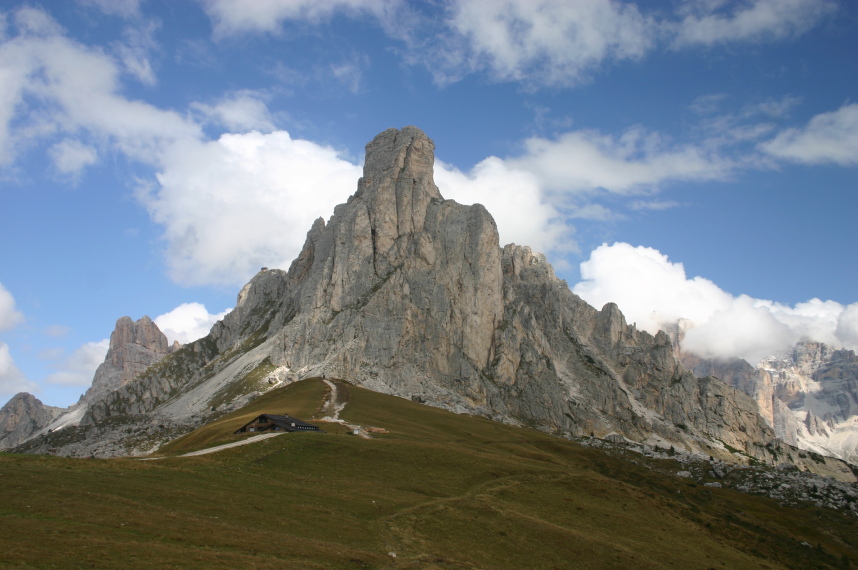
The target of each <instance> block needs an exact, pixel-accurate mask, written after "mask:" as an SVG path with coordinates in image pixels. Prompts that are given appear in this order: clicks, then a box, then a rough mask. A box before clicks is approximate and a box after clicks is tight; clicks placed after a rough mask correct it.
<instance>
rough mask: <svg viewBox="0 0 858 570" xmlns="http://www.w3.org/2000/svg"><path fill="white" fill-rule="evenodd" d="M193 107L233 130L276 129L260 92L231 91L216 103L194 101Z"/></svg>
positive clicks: (206, 117)
mask: <svg viewBox="0 0 858 570" xmlns="http://www.w3.org/2000/svg"><path fill="white" fill-rule="evenodd" d="M191 108H192V109H194V110H195V111H197V112H199V113H201V114H202V115H203V117H204V118H205V119H207V120H209V121H212V122H215V123H217V124H219V125H223V126H224V127H226V128H227V129H228V130H230V131H232V132H248V131H263V132H270V131H273V130H274V122H273V119H272V118H271V113H270V112H269V111H268V106H267V105H266V104H265V101H264V100H263V98H262V97H261V96H260V95H259V94H257V93H255V92H253V91H250V90H241V91H237V92H235V93H231V94H229V95H227V96H226V97H223V98H222V99H221V100H220V101H218V102H217V103H215V104H214V105H207V104H205V103H193V104H191Z"/></svg>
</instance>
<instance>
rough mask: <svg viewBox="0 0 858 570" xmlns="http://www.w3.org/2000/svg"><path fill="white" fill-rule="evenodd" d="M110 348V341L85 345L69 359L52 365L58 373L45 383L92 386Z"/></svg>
mask: <svg viewBox="0 0 858 570" xmlns="http://www.w3.org/2000/svg"><path fill="white" fill-rule="evenodd" d="M108 348H110V339H104V340H101V341H98V342H88V343H86V344H84V345H83V346H81V347H80V348H78V349H77V350H75V351H74V352H72V353H71V354H70V355H69V356H68V357H66V358H64V359H61V360H60V361H59V362H55V363H54V364H52V368H54V369H55V370H56V372H52V373H51V374H49V375H48V377H47V378H45V382H46V383H48V384H56V385H60V386H90V385H91V384H92V379H93V377H94V376H95V369H96V368H98V366H99V365H100V364H101V363H102V362H104V357H105V356H106V355H107V349H108Z"/></svg>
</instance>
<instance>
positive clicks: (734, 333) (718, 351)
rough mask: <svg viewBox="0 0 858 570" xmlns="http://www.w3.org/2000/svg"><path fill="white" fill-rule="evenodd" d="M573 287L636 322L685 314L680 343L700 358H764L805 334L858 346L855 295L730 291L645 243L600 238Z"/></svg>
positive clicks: (646, 324) (645, 324) (663, 322)
mask: <svg viewBox="0 0 858 570" xmlns="http://www.w3.org/2000/svg"><path fill="white" fill-rule="evenodd" d="M581 277H582V281H581V282H580V283H578V284H577V285H575V286H574V287H573V291H574V292H575V293H576V294H577V295H579V296H580V297H581V298H582V299H584V300H585V301H587V302H588V303H590V304H591V305H593V306H595V307H597V308H601V307H602V306H603V305H604V304H605V303H607V302H615V303H617V305H619V307H620V309H621V310H622V311H623V313H624V314H625V316H626V319H627V321H628V322H633V323H635V324H636V325H637V327H638V328H639V329H643V330H646V331H648V332H650V333H653V334H654V333H656V332H657V331H658V330H659V329H663V328H665V327H666V326H670V325H675V324H676V323H677V322H678V321H680V320H685V321H686V325H688V327H689V328H688V329H687V331H686V334H685V339H684V341H683V348H684V349H685V350H688V351H690V352H693V353H695V354H697V355H699V356H702V357H704V358H735V357H738V358H744V359H746V360H748V362H751V363H752V364H756V363H757V362H758V361H759V360H760V359H761V358H763V357H765V356H768V355H770V354H772V353H774V352H777V351H779V350H783V349H785V348H788V347H789V346H791V345H792V344H794V343H795V342H797V341H799V340H802V339H812V340H817V341H821V342H825V343H828V344H830V345H832V346H837V347H844V348H848V349H853V350H856V349H858V334H856V333H858V303H854V304H852V305H849V306H846V307H844V306H843V305H841V304H840V303H837V302H834V301H821V300H819V299H811V300H810V301H807V302H804V303H798V304H796V305H795V306H788V305H784V304H780V303H775V302H772V301H769V300H765V299H754V298H752V297H749V296H747V295H739V296H737V297H736V296H733V295H731V294H729V293H727V292H726V291H723V290H722V289H721V288H719V287H718V286H717V285H715V283H713V282H712V281H710V280H708V279H704V278H702V277H693V278H689V277H688V276H687V275H686V273H685V268H684V267H683V265H682V264H681V263H674V262H671V261H670V260H669V259H668V258H667V256H666V255H664V254H662V253H661V252H659V251H657V250H655V249H652V248H648V247H633V246H631V245H629V244H627V243H615V244H613V245H607V244H603V245H602V246H600V247H598V248H596V249H595V250H593V252H592V253H591V254H590V258H589V259H588V260H587V261H585V262H583V263H582V264H581Z"/></svg>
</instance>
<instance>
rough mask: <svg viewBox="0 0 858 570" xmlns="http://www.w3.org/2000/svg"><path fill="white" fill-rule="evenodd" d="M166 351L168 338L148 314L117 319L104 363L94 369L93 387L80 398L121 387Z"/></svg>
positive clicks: (95, 397)
mask: <svg viewBox="0 0 858 570" xmlns="http://www.w3.org/2000/svg"><path fill="white" fill-rule="evenodd" d="M169 350H170V347H169V345H168V343H167V337H166V336H164V333H162V332H161V330H160V329H159V328H158V326H157V325H156V324H155V323H154V322H152V319H150V318H149V317H147V316H144V317H143V318H141V319H140V320H138V321H136V322H135V321H132V320H131V318H130V317H122V318H120V319H118V320H117V321H116V328H114V329H113V333H111V335H110V348H109V349H108V350H107V355H106V356H105V358H104V362H103V363H102V364H101V365H99V367H98V368H97V369H96V371H95V377H94V378H93V380H92V386H91V387H90V388H89V390H87V391H86V394H84V396H83V399H84V400H85V401H93V400H96V399H98V397H99V396H101V395H103V394H106V393H108V392H112V391H113V390H116V389H117V388H119V387H121V386H124V385H125V384H127V383H128V382H130V381H131V380H133V379H134V377H135V376H137V375H138V374H140V373H141V372H143V371H144V370H146V369H147V368H148V367H149V366H151V365H152V364H154V363H156V362H158V361H159V360H161V359H162V358H163V357H164V356H165V355H166V354H167V352H168V351H169Z"/></svg>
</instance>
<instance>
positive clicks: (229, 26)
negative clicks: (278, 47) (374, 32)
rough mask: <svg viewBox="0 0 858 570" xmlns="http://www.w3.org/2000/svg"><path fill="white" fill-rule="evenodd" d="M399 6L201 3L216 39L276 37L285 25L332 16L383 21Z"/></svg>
mask: <svg viewBox="0 0 858 570" xmlns="http://www.w3.org/2000/svg"><path fill="white" fill-rule="evenodd" d="M399 4H401V2H400V1H399V0H326V1H324V2H319V1H318V0H253V1H252V2H235V1H234V0H203V6H204V7H205V10H206V12H207V13H208V15H209V17H210V18H211V19H212V21H213V23H214V30H215V34H216V35H222V36H228V35H232V34H240V33H247V32H266V33H278V32H279V31H280V28H281V26H282V25H283V22H284V21H287V20H303V21H310V22H313V23H318V22H320V21H323V20H326V19H328V18H330V17H331V16H332V15H333V14H334V13H337V12H343V13H346V14H348V15H352V16H357V15H362V14H371V15H374V16H376V17H378V18H379V19H381V20H383V21H387V20H388V19H389V14H390V13H391V12H393V11H395V10H396V8H397V6H398V5H399Z"/></svg>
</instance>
